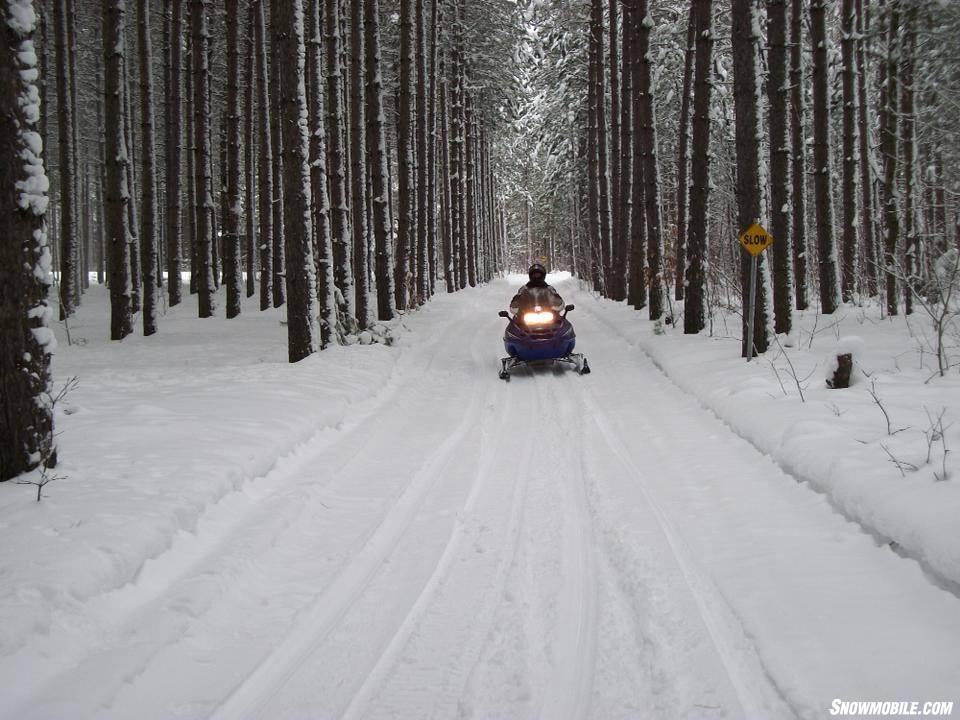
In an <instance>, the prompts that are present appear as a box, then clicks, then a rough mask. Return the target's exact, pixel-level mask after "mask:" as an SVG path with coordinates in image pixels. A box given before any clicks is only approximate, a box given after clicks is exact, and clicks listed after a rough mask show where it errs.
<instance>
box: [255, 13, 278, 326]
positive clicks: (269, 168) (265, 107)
mask: <svg viewBox="0 0 960 720" xmlns="http://www.w3.org/2000/svg"><path fill="white" fill-rule="evenodd" d="M251 1H252V2H253V4H254V5H255V6H256V21H257V27H256V54H257V106H258V108H259V119H258V125H259V129H260V137H259V141H260V142H259V143H258V144H259V149H260V153H259V155H260V158H259V162H258V166H259V169H260V171H259V176H258V178H257V186H258V187H259V188H260V194H259V197H260V207H259V213H258V216H259V218H260V232H259V249H260V309H261V310H266V309H267V308H269V307H272V303H273V297H274V294H273V284H274V282H275V281H276V277H275V275H274V267H273V245H274V242H273V196H274V183H273V137H272V135H271V133H270V115H271V113H270V83H269V78H270V71H269V68H268V67H267V32H266V22H265V17H264V16H265V12H264V7H263V5H264V0H251Z"/></svg>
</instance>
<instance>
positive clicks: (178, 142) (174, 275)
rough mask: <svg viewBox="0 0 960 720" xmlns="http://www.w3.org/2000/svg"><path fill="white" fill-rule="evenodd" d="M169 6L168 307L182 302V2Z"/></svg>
mask: <svg viewBox="0 0 960 720" xmlns="http://www.w3.org/2000/svg"><path fill="white" fill-rule="evenodd" d="M169 4H170V38H169V40H170V47H169V48H168V50H167V52H168V56H169V58H170V66H169V68H168V70H167V78H168V80H169V85H168V90H167V117H166V124H165V125H166V133H167V134H166V154H167V168H166V170H167V178H166V205H167V237H166V240H167V243H166V244H167V258H166V259H167V298H168V302H169V303H170V307H173V306H174V305H179V304H180V302H181V300H182V299H183V282H182V281H181V278H180V268H181V265H182V263H183V254H182V253H183V250H182V248H183V244H182V238H181V235H182V223H183V217H182V209H181V204H180V198H181V196H182V194H183V193H182V186H181V180H182V177H183V175H182V170H181V168H182V159H183V96H182V93H183V57H182V37H183V0H169Z"/></svg>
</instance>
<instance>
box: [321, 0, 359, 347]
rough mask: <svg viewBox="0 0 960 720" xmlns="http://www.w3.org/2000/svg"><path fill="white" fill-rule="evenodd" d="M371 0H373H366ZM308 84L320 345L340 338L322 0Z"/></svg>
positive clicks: (325, 345) (324, 345) (325, 344)
mask: <svg viewBox="0 0 960 720" xmlns="http://www.w3.org/2000/svg"><path fill="white" fill-rule="evenodd" d="M367 1H368V2H370V0H367ZM307 3H308V7H309V12H308V13H307V38H308V40H307V86H308V88H309V92H308V93H307V94H308V97H309V109H310V113H309V116H308V119H307V122H308V126H309V128H310V188H311V190H312V191H313V198H312V207H313V237H314V248H313V252H314V262H315V264H316V274H317V277H316V284H317V299H318V301H319V304H320V348H321V349H323V348H325V347H327V346H328V345H329V344H330V343H332V342H335V341H336V340H337V295H336V284H335V282H334V278H333V236H332V233H331V229H330V189H329V186H328V183H327V129H326V121H325V118H324V102H323V100H324V89H323V88H324V78H323V35H322V28H321V14H322V5H321V3H322V0H307Z"/></svg>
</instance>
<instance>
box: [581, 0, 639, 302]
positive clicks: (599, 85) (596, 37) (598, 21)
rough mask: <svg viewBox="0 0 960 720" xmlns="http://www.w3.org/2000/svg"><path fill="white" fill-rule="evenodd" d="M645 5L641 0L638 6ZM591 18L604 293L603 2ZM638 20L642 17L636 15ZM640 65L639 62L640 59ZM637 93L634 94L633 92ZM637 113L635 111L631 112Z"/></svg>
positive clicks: (607, 246) (606, 177) (607, 192)
mask: <svg viewBox="0 0 960 720" xmlns="http://www.w3.org/2000/svg"><path fill="white" fill-rule="evenodd" d="M644 4H645V3H643V1H642V0H641V6H643V5H644ZM592 5H593V17H592V20H591V24H590V27H591V32H592V34H593V42H594V43H595V45H596V51H595V52H596V57H597V62H596V69H595V70H594V77H593V81H594V83H596V90H595V91H594V92H595V96H596V98H597V103H596V116H597V176H598V182H599V191H598V196H597V199H598V209H599V214H600V226H599V228H600V252H601V254H600V258H601V261H600V273H601V276H602V277H603V287H604V288H605V289H606V288H607V287H608V285H609V278H610V235H611V232H612V230H611V227H610V225H611V218H610V166H609V160H608V157H607V110H606V101H605V100H604V98H605V96H606V81H605V73H604V62H603V58H604V51H603V0H592ZM639 12H640V15H641V17H642V16H643V15H645V13H644V12H643V11H642V10H641V11H639ZM641 61H642V58H641ZM634 92H635V93H636V92H637V90H636V89H635V90H634ZM634 109H636V108H634Z"/></svg>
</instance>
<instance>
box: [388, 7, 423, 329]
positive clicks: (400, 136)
mask: <svg viewBox="0 0 960 720" xmlns="http://www.w3.org/2000/svg"><path fill="white" fill-rule="evenodd" d="M422 1H423V0H401V2H400V88H399V90H400V112H399V126H398V128H397V162H398V165H399V168H398V171H399V174H400V177H399V185H398V190H399V195H398V198H397V201H398V202H399V204H400V216H399V221H400V222H399V228H398V229H399V235H398V237H397V265H396V281H395V283H396V284H395V292H396V298H397V309H398V310H407V309H409V308H410V307H411V305H412V300H411V288H410V276H411V275H412V268H411V263H412V262H414V260H415V258H413V257H411V253H410V248H411V247H415V242H414V239H415V238H416V228H417V225H416V178H415V174H414V163H415V162H416V159H415V158H416V156H415V150H416V142H415V138H414V133H415V129H416V108H415V104H414V103H415V99H414V94H415V88H414V66H413V53H414V45H415V41H416V39H415V35H416V33H415V31H414V16H415V10H416V8H415V4H416V3H419V2H422Z"/></svg>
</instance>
